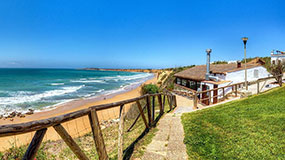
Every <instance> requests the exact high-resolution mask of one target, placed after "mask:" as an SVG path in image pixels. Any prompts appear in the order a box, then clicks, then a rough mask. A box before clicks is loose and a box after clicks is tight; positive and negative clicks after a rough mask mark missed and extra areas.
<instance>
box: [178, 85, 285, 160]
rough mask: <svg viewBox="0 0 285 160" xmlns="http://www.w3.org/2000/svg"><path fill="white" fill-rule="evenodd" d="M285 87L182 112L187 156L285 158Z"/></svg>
mask: <svg viewBox="0 0 285 160" xmlns="http://www.w3.org/2000/svg"><path fill="white" fill-rule="evenodd" d="M284 101H285V88H284V87H282V88H279V89H275V90H273V91H270V92H268V93H264V94H261V95H258V96H252V97H249V98H247V99H243V100H238V101H234V102H230V103H226V104H221V105H219V106H216V107H212V108H209V109H205V110H201V111H197V112H193V113H187V114H184V115H183V116H182V123H183V126H184V131H185V139H184V143H185V144H186V146H187V152H188V156H189V159H285V134H284V133H285V125H284V124H285V105H284Z"/></svg>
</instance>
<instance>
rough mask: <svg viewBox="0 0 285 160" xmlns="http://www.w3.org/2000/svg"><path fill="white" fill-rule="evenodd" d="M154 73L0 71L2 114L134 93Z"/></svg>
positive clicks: (69, 70) (41, 70)
mask: <svg viewBox="0 0 285 160" xmlns="http://www.w3.org/2000/svg"><path fill="white" fill-rule="evenodd" d="M153 76H154V75H153V74H150V73H136V72H120V71H96V70H75V69H0V115H1V114H4V113H9V112H12V111H18V112H26V111H27V110H28V109H33V110H35V111H42V110H47V109H51V108H53V107H54V106H56V105H58V104H61V103H65V102H68V101H71V100H74V99H79V98H92V97H98V96H102V95H109V94H115V93H119V92H124V91H127V90H130V88H134V87H137V86H139V85H140V84H142V83H143V82H145V81H146V80H148V79H151V78H152V77H153Z"/></svg>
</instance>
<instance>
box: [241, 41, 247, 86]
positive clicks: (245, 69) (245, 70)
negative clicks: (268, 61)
mask: <svg viewBox="0 0 285 160" xmlns="http://www.w3.org/2000/svg"><path fill="white" fill-rule="evenodd" d="M247 40H248V38H247V37H242V41H243V44H244V73H245V74H244V76H245V78H244V80H245V88H246V90H248V85H247V68H246V42H247Z"/></svg>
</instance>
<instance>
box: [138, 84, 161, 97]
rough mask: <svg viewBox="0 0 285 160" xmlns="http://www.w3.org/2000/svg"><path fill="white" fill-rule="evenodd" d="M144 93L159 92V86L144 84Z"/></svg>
mask: <svg viewBox="0 0 285 160" xmlns="http://www.w3.org/2000/svg"><path fill="white" fill-rule="evenodd" d="M141 92H142V94H143V95H144V94H154V93H158V92H159V88H158V86H157V85H156V84H144V85H143V86H142V90H141Z"/></svg>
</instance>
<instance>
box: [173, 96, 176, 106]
mask: <svg viewBox="0 0 285 160" xmlns="http://www.w3.org/2000/svg"><path fill="white" fill-rule="evenodd" d="M173 100H174V106H175V108H176V107H177V99H176V96H175V95H173Z"/></svg>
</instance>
